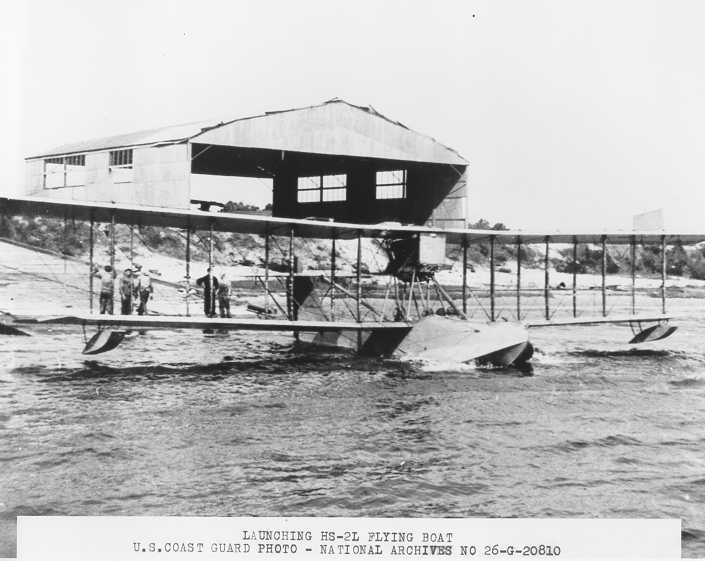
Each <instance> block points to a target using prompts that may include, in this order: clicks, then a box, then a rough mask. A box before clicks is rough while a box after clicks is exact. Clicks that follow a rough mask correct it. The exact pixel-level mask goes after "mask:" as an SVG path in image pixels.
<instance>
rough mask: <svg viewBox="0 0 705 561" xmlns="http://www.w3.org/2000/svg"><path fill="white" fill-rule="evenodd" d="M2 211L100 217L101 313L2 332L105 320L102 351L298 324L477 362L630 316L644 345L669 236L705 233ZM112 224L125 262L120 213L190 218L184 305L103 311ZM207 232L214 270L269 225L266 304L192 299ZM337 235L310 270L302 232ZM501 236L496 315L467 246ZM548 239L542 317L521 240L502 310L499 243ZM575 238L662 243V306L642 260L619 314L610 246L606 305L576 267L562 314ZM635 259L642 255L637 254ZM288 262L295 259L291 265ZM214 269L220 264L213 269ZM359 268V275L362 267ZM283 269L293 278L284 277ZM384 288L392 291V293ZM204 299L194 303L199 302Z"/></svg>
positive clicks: (13, 324)
mask: <svg viewBox="0 0 705 561" xmlns="http://www.w3.org/2000/svg"><path fill="white" fill-rule="evenodd" d="M0 213H4V214H6V215H13V214H32V215H43V216H52V217H58V218H63V219H65V220H82V221H86V222H88V223H90V240H89V243H90V263H89V264H88V269H87V270H86V279H87V283H88V284H89V299H90V306H89V309H90V312H89V313H87V314H75V315H58V316H57V315H54V316H48V317H43V316H15V317H11V316H9V315H5V316H4V319H3V324H2V332H3V333H6V334H10V333H15V334H26V333H28V331H31V330H32V328H39V327H42V326H52V325H69V326H77V327H81V328H82V329H84V330H86V329H94V330H95V334H94V335H93V336H92V337H90V339H89V340H88V342H87V343H86V345H85V347H84V349H83V352H84V353H85V354H98V353H102V352H106V351H109V350H112V349H115V348H116V347H118V346H119V345H120V343H121V342H122V341H123V339H124V337H125V334H126V333H129V332H131V331H140V332H145V331H146V332H148V331H150V330H159V329H162V330H164V329H166V330H173V329H196V330H219V331H229V330H248V331H249V330H253V331H279V332H291V333H293V334H294V336H295V337H296V339H297V341H299V342H300V343H302V344H306V345H314V346H325V347H336V348H344V349H352V350H354V351H355V352H359V353H362V354H366V355H379V356H390V355H392V356H398V357H400V358H402V359H413V360H447V359H448V357H453V360H454V361H457V362H471V361H476V362H478V363H481V364H491V365H495V366H507V365H516V364H520V363H522V362H525V361H528V360H529V359H530V358H531V355H532V352H533V348H532V345H531V342H530V337H529V331H530V330H531V329H533V328H539V327H547V326H566V325H596V324H604V323H612V324H629V325H631V326H634V327H635V330H634V336H633V338H632V339H631V340H630V341H629V342H630V343H631V344H638V343H644V342H650V341H655V340H660V339H664V338H666V337H668V336H669V335H671V334H672V333H673V332H674V331H675V329H676V327H675V326H673V325H670V323H669V321H670V320H671V319H673V316H671V315H669V314H667V312H666V288H665V287H666V282H665V281H666V259H665V255H666V247H667V244H670V243H679V244H695V243H698V242H701V241H704V240H705V236H700V235H694V234H674V233H649V232H629V233H623V232H622V233H613V234H610V233H601V234H559V233H526V232H518V231H509V230H504V231H496V230H489V231H488V230H472V229H463V228H432V227H421V226H404V225H398V224H378V225H370V224H354V223H344V222H334V221H324V220H310V219H288V218H280V217H271V216H260V215H251V214H238V213H224V212H209V211H204V210H186V209H169V208H148V207H141V206H132V205H125V204H111V203H87V202H67V201H58V200H53V199H45V198H37V197H16V198H7V197H6V198H0ZM98 224H106V225H107V231H108V233H109V239H110V250H109V255H110V259H111V264H112V265H113V269H114V268H115V267H114V265H115V263H114V259H115V228H116V225H117V224H127V225H130V226H157V227H162V228H178V229H181V230H183V232H184V233H185V235H186V239H187V245H186V254H185V255H184V273H185V276H184V279H185V280H184V287H183V289H184V290H183V293H184V304H185V306H184V310H183V313H180V314H170V315H143V316H137V315H100V314H97V313H95V308H94V299H95V289H94V276H93V274H92V271H94V269H95V263H94V258H93V255H94V252H93V243H94V231H95V228H96V226H97V225H98ZM195 231H206V232H208V233H209V234H210V235H209V237H208V242H209V251H208V258H209V269H210V270H212V268H213V233H214V232H231V233H244V234H252V235H255V236H259V237H261V238H262V239H263V242H264V243H263V245H264V255H263V256H262V264H261V275H259V276H258V279H257V281H258V286H259V287H260V290H261V294H262V297H263V298H262V299H260V302H261V301H262V300H263V302H264V305H253V306H251V307H250V311H249V312H248V313H247V314H240V315H236V316H234V317H232V318H220V317H218V318H213V317H203V316H200V315H199V314H198V313H193V310H192V307H190V306H189V298H193V296H190V295H192V294H193V290H192V287H193V282H192V274H191V255H190V240H191V235H192V233H193V232H195ZM275 237H276V238H278V239H279V240H281V239H284V240H286V241H287V245H288V248H287V249H286V250H285V252H286V256H285V259H284V260H283V263H284V267H281V263H279V265H280V266H278V267H276V266H275V264H274V263H273V262H272V261H271V259H270V255H271V247H272V241H273V239H274V238H275ZM300 239H318V240H327V241H328V243H329V244H330V250H331V253H330V269H329V270H328V271H316V272H314V273H312V272H311V271H303V270H301V267H299V266H298V265H297V258H296V254H295V249H294V248H295V240H300ZM371 239H373V240H377V241H378V243H380V244H381V245H382V246H383V247H384V248H385V249H386V250H387V252H388V255H389V261H388V264H387V266H386V267H385V269H384V270H383V271H380V272H379V273H378V275H379V276H384V277H385V278H387V279H388V282H387V284H386V286H385V287H384V289H383V290H382V289H380V288H379V287H378V288H376V290H375V291H374V292H375V293H374V294H373V293H372V292H371V291H370V290H369V288H368V286H367V285H366V283H365V280H366V279H369V277H370V274H369V273H366V272H364V271H363V266H362V263H361V254H362V243H363V240H371ZM343 241H348V242H353V243H356V245H357V259H356V263H355V264H354V266H353V268H352V271H353V274H352V275H350V274H348V275H344V274H343V273H342V272H341V271H339V270H338V268H337V267H336V243H342V242H343ZM479 243H485V244H489V291H488V295H487V296H488V298H487V300H488V309H487V318H486V321H483V320H478V319H471V318H469V317H468V313H467V312H468V301H469V299H470V298H471V291H472V289H473V287H472V286H469V284H468V282H467V276H468V275H467V272H468V267H469V264H468V260H467V252H468V249H469V248H471V247H472V245H473V244H479ZM499 243H504V244H516V247H517V248H518V249H521V247H522V245H523V244H537V243H540V244H543V245H545V249H546V251H545V264H544V265H545V267H544V279H545V283H544V287H543V305H544V314H543V319H541V320H537V319H534V320H530V321H521V318H522V312H521V310H522V290H521V289H522V262H521V256H522V252H521V251H517V253H516V255H517V263H516V289H515V291H514V293H513V298H514V306H515V311H516V316H515V320H514V321H507V318H506V317H505V318H500V317H498V314H497V308H496V301H497V297H496V293H497V286H496V282H495V270H496V263H495V246H496V244H499ZM554 243H556V244H572V246H573V249H574V252H577V246H578V244H580V243H590V244H599V245H601V246H602V248H603V250H604V248H605V246H606V244H607V243H609V244H622V245H625V246H628V247H629V248H630V249H631V251H632V254H633V253H634V252H635V249H636V246H637V244H657V245H658V247H659V248H660V255H661V256H662V258H661V287H660V304H661V306H660V307H661V309H660V313H652V314H638V313H637V308H636V300H635V295H636V289H635V286H636V284H635V280H636V271H635V268H634V266H633V267H632V272H631V273H632V274H631V276H632V288H631V313H629V314H618V315H611V314H609V313H608V307H607V292H608V291H607V289H606V255H607V252H606V251H603V252H602V268H601V269H602V270H601V273H602V274H601V279H602V282H601V287H600V300H601V304H600V309H601V313H599V314H597V315H593V316H585V315H581V314H580V312H579V307H578V298H577V294H578V290H577V280H576V273H573V275H572V277H573V283H572V286H571V287H566V290H567V291H568V293H569V294H570V295H571V297H572V309H571V310H570V316H569V317H568V318H561V319H555V318H554V316H553V315H552V313H551V299H550V290H551V285H550V280H549V262H548V255H549V247H550V244H554ZM447 244H454V245H456V246H458V247H459V248H460V250H461V252H462V258H461V264H462V279H463V280H462V283H461V285H460V287H459V289H460V290H459V291H457V290H456V291H455V295H454V294H451V293H450V292H449V290H448V288H447V287H444V286H443V285H442V284H441V283H439V282H438V280H437V278H436V276H437V272H438V270H439V265H440V264H441V262H442V261H443V259H444V258H445V253H446V245H447ZM634 262H635V260H632V263H634ZM282 269H283V270H282ZM211 274H212V273H211ZM350 277H351V278H350ZM275 280H276V281H279V282H280V283H281V286H283V287H284V288H283V292H284V298H283V299H282V298H281V291H278V290H277V289H276V288H275V287H274V284H275ZM382 292H384V294H383V295H382ZM191 303H193V302H191Z"/></svg>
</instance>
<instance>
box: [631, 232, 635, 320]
mask: <svg viewBox="0 0 705 561" xmlns="http://www.w3.org/2000/svg"><path fill="white" fill-rule="evenodd" d="M630 246H631V248H630V249H631V261H632V314H636V236H632V239H631V242H630Z"/></svg>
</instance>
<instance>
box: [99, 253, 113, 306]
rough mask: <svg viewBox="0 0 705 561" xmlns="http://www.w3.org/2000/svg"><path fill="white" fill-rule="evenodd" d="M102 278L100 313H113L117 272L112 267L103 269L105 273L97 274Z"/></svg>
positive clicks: (108, 266) (107, 266)
mask: <svg viewBox="0 0 705 561" xmlns="http://www.w3.org/2000/svg"><path fill="white" fill-rule="evenodd" d="M96 276H98V277H99V278H100V313H101V314H106V313H107V314H110V315H112V313H113V289H114V285H115V271H113V268H112V267H111V266H110V265H106V266H105V267H104V268H103V272H97V273H96Z"/></svg>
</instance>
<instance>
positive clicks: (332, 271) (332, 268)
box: [328, 233, 335, 321]
mask: <svg viewBox="0 0 705 561" xmlns="http://www.w3.org/2000/svg"><path fill="white" fill-rule="evenodd" d="M330 242H331V243H330V287H329V289H328V290H329V291H330V320H331V321H335V233H333V235H332V236H331V239H330Z"/></svg>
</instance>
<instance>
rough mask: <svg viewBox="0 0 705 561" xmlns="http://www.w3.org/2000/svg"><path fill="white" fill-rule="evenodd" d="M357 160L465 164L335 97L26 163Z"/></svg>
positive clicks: (104, 141) (105, 141)
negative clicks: (137, 151)
mask: <svg viewBox="0 0 705 561" xmlns="http://www.w3.org/2000/svg"><path fill="white" fill-rule="evenodd" d="M187 141H190V142H196V143H202V144H217V145H223V146H232V147H240V148H262V149H271V150H285V151H292V152H308V153H314V154H330V155H339V156H357V157H367V158H381V159H389V160H403V161H418V162H429V163H439V164H453V165H461V166H465V165H467V164H468V161H467V160H465V159H464V158H463V157H462V156H461V155H460V154H458V152H456V151H455V150H453V149H452V148H449V147H448V146H445V145H443V144H441V143H440V142H438V141H437V140H436V139H434V138H432V137H430V136H426V135H423V134H421V133H418V132H416V131H413V130H411V129H409V128H408V127H406V126H405V125H403V124H402V123H400V122H398V121H394V120H392V119H389V118H388V117H385V116H384V115H382V114H381V113H379V112H377V111H376V110H375V109H374V108H373V107H362V106H358V105H353V104H351V103H348V102H347V101H344V100H341V99H338V98H335V99H331V100H329V101H326V102H324V103H322V104H320V105H313V106H309V107H300V108H295V109H287V110H283V111H270V112H267V113H264V114H263V115H256V116H252V117H243V118H239V119H233V120H230V121H199V122H194V123H187V124H184V125H174V126H169V127H163V128H158V129H150V130H144V131H138V132H133V133H128V134H122V135H117V136H110V137H105V138H98V139H94V140H87V141H83V142H76V143H72V144H65V145H62V146H58V147H56V148H53V149H51V150H48V151H46V152H44V153H42V154H38V155H36V156H31V157H29V158H27V159H34V158H44V157H48V156H60V155H65V154H76V153H84V152H92V151H97V150H106V149H117V148H129V147H132V146H145V145H160V144H173V143H181V142H187Z"/></svg>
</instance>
